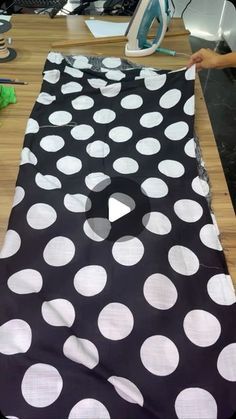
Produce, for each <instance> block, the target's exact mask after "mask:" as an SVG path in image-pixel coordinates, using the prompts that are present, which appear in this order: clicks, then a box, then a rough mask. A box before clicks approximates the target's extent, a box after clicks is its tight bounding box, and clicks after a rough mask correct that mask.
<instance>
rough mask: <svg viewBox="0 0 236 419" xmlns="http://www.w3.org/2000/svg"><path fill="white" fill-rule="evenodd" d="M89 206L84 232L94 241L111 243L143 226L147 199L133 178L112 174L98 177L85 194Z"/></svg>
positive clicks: (137, 233)
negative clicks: (105, 177)
mask: <svg viewBox="0 0 236 419" xmlns="http://www.w3.org/2000/svg"><path fill="white" fill-rule="evenodd" d="M89 199H90V201H91V204H92V205H91V209H90V210H89V211H87V213H86V221H85V223H84V232H85V234H86V235H87V236H88V237H89V238H90V239H92V240H94V241H97V242H99V241H103V240H105V239H107V240H111V241H112V242H115V241H116V240H118V239H119V238H120V237H122V236H123V237H127V238H128V237H130V236H135V237H137V236H138V235H139V234H140V232H141V231H142V230H143V229H144V225H143V223H142V219H143V216H144V215H145V214H148V213H150V201H149V198H148V197H147V196H145V195H144V194H143V193H142V192H141V187H140V185H139V184H138V183H136V182H135V181H133V180H131V179H128V178H124V177H114V178H111V179H110V180H109V182H108V181H107V179H104V180H102V181H101V182H99V183H98V184H97V183H96V185H95V186H94V188H93V189H92V190H91V192H90V194H89Z"/></svg>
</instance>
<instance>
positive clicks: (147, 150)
mask: <svg viewBox="0 0 236 419" xmlns="http://www.w3.org/2000/svg"><path fill="white" fill-rule="evenodd" d="M136 149H137V150H138V152H139V153H141V154H144V155H145V156H152V155H153V154H156V153H158V152H159V151H160V149H161V145H160V142H159V141H158V140H157V139H156V138H152V137H147V138H143V139H142V140H139V141H138V142H137V144H136Z"/></svg>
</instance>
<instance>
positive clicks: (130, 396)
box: [107, 375, 144, 406]
mask: <svg viewBox="0 0 236 419" xmlns="http://www.w3.org/2000/svg"><path fill="white" fill-rule="evenodd" d="M107 381H109V383H111V384H112V385H113V386H114V387H115V390H116V392H117V393H118V394H119V396H120V397H122V399H124V400H126V401H127V402H129V403H135V404H139V406H143V404H144V400H143V396H142V394H141V392H140V390H139V389H138V387H137V386H136V385H135V384H134V383H132V381H130V380H127V378H124V377H116V376H114V375H113V376H112V377H110V378H108V380H107Z"/></svg>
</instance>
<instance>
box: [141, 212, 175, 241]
mask: <svg viewBox="0 0 236 419" xmlns="http://www.w3.org/2000/svg"><path fill="white" fill-rule="evenodd" d="M142 223H143V225H144V227H145V228H146V229H147V230H149V231H151V232H152V233H154V234H159V235H161V236H163V235H165V234H168V233H169V232H170V231H171V222H170V220H169V218H168V217H166V215H164V214H162V213H161V212H149V213H148V214H145V215H144V216H143V219H142Z"/></svg>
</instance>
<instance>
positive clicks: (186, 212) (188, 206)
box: [174, 199, 203, 223]
mask: <svg viewBox="0 0 236 419" xmlns="http://www.w3.org/2000/svg"><path fill="white" fill-rule="evenodd" d="M174 211H175V213H176V215H177V216H178V217H179V218H180V219H181V220H182V221H185V222H186V223H194V222H196V221H198V220H200V218H201V216H202V214H203V209H202V207H201V205H200V204H198V202H195V201H192V200H191V199H180V200H179V201H176V202H175V204H174Z"/></svg>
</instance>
